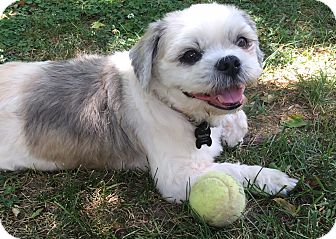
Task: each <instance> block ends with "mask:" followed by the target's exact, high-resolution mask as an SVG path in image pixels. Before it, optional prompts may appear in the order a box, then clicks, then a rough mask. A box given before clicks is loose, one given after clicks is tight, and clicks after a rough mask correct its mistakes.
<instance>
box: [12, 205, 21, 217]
mask: <svg viewBox="0 0 336 239" xmlns="http://www.w3.org/2000/svg"><path fill="white" fill-rule="evenodd" d="M12 212H13V214H14V216H15V217H17V216H18V215H19V213H20V210H19V209H18V208H16V207H13V208H12Z"/></svg>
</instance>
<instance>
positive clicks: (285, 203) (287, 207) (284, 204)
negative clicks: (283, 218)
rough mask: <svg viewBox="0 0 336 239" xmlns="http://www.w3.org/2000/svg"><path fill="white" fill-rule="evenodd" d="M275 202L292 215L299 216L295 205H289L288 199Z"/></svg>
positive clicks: (275, 199) (277, 199) (276, 199)
mask: <svg viewBox="0 0 336 239" xmlns="http://www.w3.org/2000/svg"><path fill="white" fill-rule="evenodd" d="M273 201H275V202H276V203H277V204H278V205H279V206H280V207H282V208H283V209H285V210H286V211H288V212H289V213H291V214H292V215H297V214H298V211H299V210H298V209H297V207H296V206H294V205H293V204H291V203H289V202H288V201H287V200H286V199H283V198H274V199H273Z"/></svg>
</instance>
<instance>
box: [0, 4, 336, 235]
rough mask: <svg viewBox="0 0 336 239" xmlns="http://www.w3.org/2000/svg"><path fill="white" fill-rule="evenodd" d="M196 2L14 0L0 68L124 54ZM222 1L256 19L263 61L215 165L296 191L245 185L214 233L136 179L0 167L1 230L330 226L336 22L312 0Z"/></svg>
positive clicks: (183, 231)
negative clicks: (234, 138)
mask: <svg viewBox="0 0 336 239" xmlns="http://www.w3.org/2000/svg"><path fill="white" fill-rule="evenodd" d="M196 2H201V1H191V0H188V1H169V0H157V1H140V0H134V1H130V0H129V1H127V0H86V1H84V0H48V1H42V0H21V1H20V3H18V4H13V5H12V7H10V8H8V10H7V11H6V16H5V17H3V19H1V20H0V63H4V62H9V61H14V60H20V61H36V60H61V59H68V58H71V57H74V56H76V55H78V54H82V53H90V54H93V53H94V54H110V53H112V52H114V51H116V50H123V49H129V48H130V47H131V46H132V45H133V44H134V43H135V42H136V41H137V40H138V39H139V36H141V34H142V33H143V31H144V29H145V28H146V26H147V24H148V23H149V22H151V21H153V20H155V19H158V18H160V17H161V16H163V15H164V13H166V12H169V11H172V10H176V9H182V8H184V7H187V6H189V5H190V4H191V3H196ZM203 2H208V1H203ZM217 2H224V1H217ZM226 3H233V4H236V5H237V6H239V7H241V8H242V9H244V10H246V11H247V12H248V13H249V14H251V16H252V18H253V19H254V20H255V21H256V23H257V26H258V29H259V36H260V41H261V47H262V49H263V51H264V52H265V63H264V74H263V75H262V77H261V79H260V81H259V82H258V84H256V85H254V86H252V87H250V88H249V89H248V90H247V95H248V98H249V102H248V104H247V105H246V107H245V110H246V113H247V115H248V117H249V119H250V121H249V122H250V123H249V125H250V133H249V134H248V136H247V137H246V140H245V142H244V144H243V145H242V146H240V147H237V148H234V149H226V150H225V151H224V152H223V154H222V156H221V157H219V158H218V160H219V161H230V162H237V161H240V162H242V163H246V164H259V165H264V166H267V167H272V168H278V169H281V170H282V171H284V172H286V173H288V174H289V175H290V176H292V177H296V178H298V179H301V180H300V183H299V185H298V186H297V188H296V189H295V190H294V191H293V192H292V193H291V194H290V195H289V196H288V197H285V198H282V197H279V196H270V195H267V194H265V193H262V192H261V193H258V190H257V189H255V188H249V189H247V190H246V195H247V200H248V203H247V208H246V211H245V212H244V216H243V217H242V218H241V219H240V220H238V221H237V222H235V223H234V224H232V225H230V226H228V227H226V228H222V229H218V228H212V227H209V226H207V225H206V224H204V223H202V222H200V221H198V220H197V219H195V218H194V217H193V216H192V213H191V211H190V208H189V207H188V204H187V203H184V204H181V205H174V204H169V203H167V202H166V201H164V200H163V199H162V198H161V197H160V195H159V193H158V192H157V191H156V190H155V187H154V183H153V181H152V179H151V178H150V176H149V174H148V173H146V172H134V171H133V172H131V171H130V172H121V171H112V170H111V171H88V170H84V169H78V170H75V171H62V172H35V171H25V172H0V219H1V221H2V223H3V225H4V226H5V227H6V229H7V230H8V231H9V232H10V233H12V234H13V235H15V236H17V237H20V238H29V239H31V238H317V237H319V236H322V235H323V234H326V233H327V232H328V231H329V230H330V229H331V227H332V225H333V223H334V222H335V218H336V143H335V142H336V134H335V132H336V120H335V118H336V37H335V36H336V34H335V33H336V21H335V19H334V18H333V15H332V13H331V11H330V10H329V9H328V8H327V7H326V6H324V5H323V4H322V3H319V2H316V1H314V0H297V1H288V0H235V1H226ZM0 80H1V76H0ZM0 137H1V136H0Z"/></svg>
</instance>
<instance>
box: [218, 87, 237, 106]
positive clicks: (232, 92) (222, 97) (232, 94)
mask: <svg viewBox="0 0 336 239" xmlns="http://www.w3.org/2000/svg"><path fill="white" fill-rule="evenodd" d="M215 97H216V98H217V101H219V103H221V104H234V103H237V102H240V101H241V99H242V98H243V89H242V88H232V89H227V90H224V91H222V92H220V93H219V94H218V95H216V96H215Z"/></svg>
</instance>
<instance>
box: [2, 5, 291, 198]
mask: <svg viewBox="0 0 336 239" xmlns="http://www.w3.org/2000/svg"><path fill="white" fill-rule="evenodd" d="M262 61H263V53H262V51H261V50H260V47H259V42H258V37H257V31H256V25H255V23H254V22H253V20H252V19H251V18H250V16H249V15H248V14H247V13H245V12H244V11H242V10H240V9H238V8H236V7H235V6H231V5H221V4H217V3H211V4H196V5H192V6H191V7H189V8H187V9H184V10H181V11H175V12H171V13H168V14H167V15H165V16H164V18H163V19H162V20H159V21H156V22H154V23H152V24H150V25H149V27H148V29H147V31H146V32H145V34H144V36H143V37H142V38H141V39H140V40H139V42H138V43H137V44H136V45H135V46H134V47H133V48H131V49H130V51H129V52H127V51H125V52H116V53H114V54H112V55H109V56H97V55H91V56H81V57H78V58H76V59H72V60H67V61H60V62H54V61H46V62H33V63H23V62H12V63H6V64H4V65H1V66H0V135H1V138H0V169H1V170H23V169H35V170H64V169H73V168H77V167H79V166H82V167H85V168H88V169H93V168H94V169H106V168H108V169H140V170H147V169H149V170H150V173H151V175H152V177H153V178H154V180H155V183H156V187H157V188H158V190H159V192H160V193H161V194H162V196H163V197H164V198H166V199H167V200H168V201H171V202H177V203H179V202H181V201H183V200H186V199H187V197H188V194H187V193H186V192H187V191H188V190H187V188H188V185H189V186H190V185H192V184H193V182H195V180H196V179H197V178H198V177H199V176H201V175H203V174H205V173H207V172H210V171H221V172H224V173H227V174H229V175H231V176H232V177H234V178H235V179H237V180H238V182H240V183H241V184H243V185H244V186H246V185H248V184H249V183H250V182H254V183H255V184H256V185H257V186H259V187H260V188H264V190H265V191H266V192H268V193H271V194H275V193H278V192H279V191H281V190H282V191H281V192H280V193H283V194H286V193H288V192H289V191H290V190H291V189H293V188H294V186H295V185H296V183H297V180H296V179H294V178H290V177H289V176H288V175H287V174H285V173H283V172H281V171H279V170H276V169H269V168H263V167H261V166H258V165H253V166H248V165H242V164H232V163H216V162H215V157H216V156H218V155H220V153H221V151H222V143H225V144H227V145H228V146H235V145H237V144H239V142H241V141H242V139H243V137H244V135H245V134H246V133H247V118H246V115H245V113H244V112H243V111H242V106H243V105H244V102H245V101H246V98H245V96H244V89H245V87H246V86H247V85H248V84H249V83H250V82H253V81H256V80H257V79H258V78H259V76H260V74H261V72H262Z"/></svg>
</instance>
